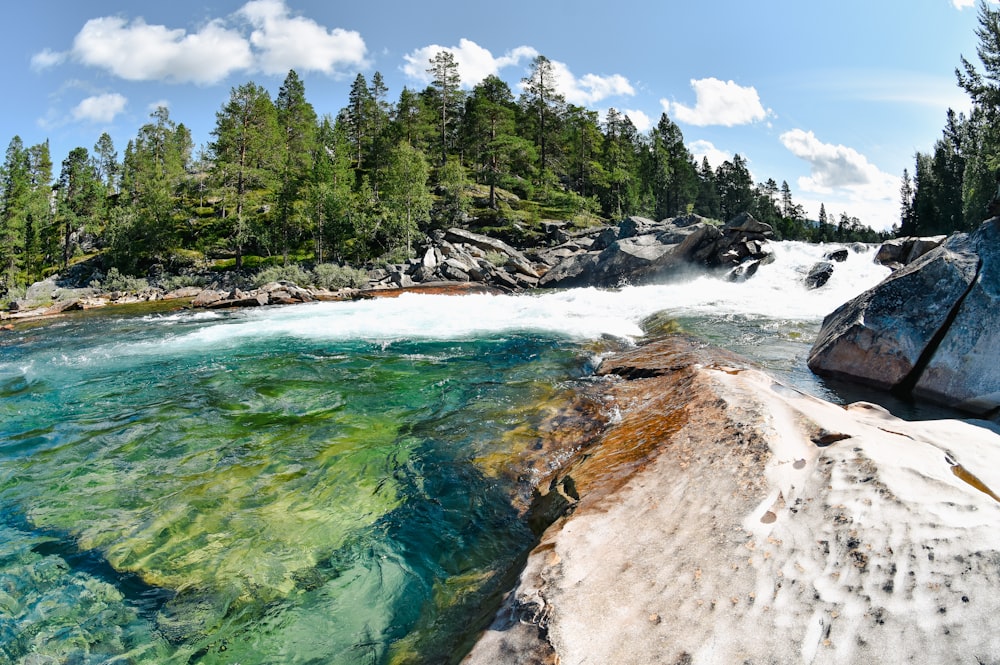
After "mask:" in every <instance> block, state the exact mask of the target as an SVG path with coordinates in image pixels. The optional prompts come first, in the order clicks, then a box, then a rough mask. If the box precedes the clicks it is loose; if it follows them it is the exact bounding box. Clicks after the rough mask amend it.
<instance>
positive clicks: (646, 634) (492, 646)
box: [463, 336, 1000, 665]
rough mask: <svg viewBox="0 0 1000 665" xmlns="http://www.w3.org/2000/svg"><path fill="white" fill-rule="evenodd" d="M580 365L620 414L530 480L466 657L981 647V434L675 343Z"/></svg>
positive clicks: (985, 625) (988, 555)
mask: <svg viewBox="0 0 1000 665" xmlns="http://www.w3.org/2000/svg"><path fill="white" fill-rule="evenodd" d="M598 373H599V374H601V375H603V376H605V377H607V383H606V390H607V394H606V398H607V399H609V400H611V401H612V402H613V403H614V405H616V407H617V408H618V409H619V410H620V413H621V417H620V418H618V419H616V420H615V422H612V423H610V424H609V425H608V427H607V429H606V430H605V431H603V432H602V433H600V434H599V435H597V436H595V437H591V438H590V440H589V441H588V442H587V444H586V445H584V447H583V448H582V449H581V450H580V451H579V453H578V454H577V456H576V457H575V458H574V459H573V460H571V461H570V462H569V463H568V464H566V465H565V466H563V467H562V468H561V469H560V470H559V471H557V472H556V473H555V475H554V476H553V477H552V479H551V480H550V482H548V483H546V484H545V486H544V487H543V488H542V489H543V491H542V492H541V496H540V497H539V499H538V501H539V502H540V503H542V504H544V505H547V506H549V507H550V508H551V506H552V505H562V506H563V507H564V509H565V514H564V515H563V516H561V517H559V518H558V519H557V520H556V521H555V523H554V524H553V525H552V526H551V527H549V528H548V529H547V530H546V531H545V532H544V534H543V535H542V536H541V539H540V542H539V544H538V545H537V547H535V549H534V550H533V551H532V552H531V554H530V555H529V557H528V561H527V564H526V566H525V569H524V571H523V573H522V575H521V577H520V579H519V581H518V583H517V585H516V587H515V588H514V589H513V590H512V591H511V592H510V594H509V595H508V596H507V597H506V600H505V601H504V604H503V607H502V608H501V610H500V611H499V613H498V614H497V616H496V618H495V620H494V622H493V624H492V625H491V626H490V627H489V628H488V629H487V630H486V631H485V632H484V633H483V634H482V635H481V637H480V638H479V640H478V641H477V643H476V645H475V647H474V648H473V649H472V651H471V653H470V654H469V655H468V656H467V657H466V658H465V660H464V661H463V663H465V664H466V665H476V664H478V663H489V664H490V665H495V664H499V663H511V664H514V663H517V664H519V665H523V664H525V663H531V664H536V663H537V664H543V663H544V664H550V663H560V662H561V663H581V662H606V663H612V662H618V663H626V662H629V663H638V662H649V663H652V662H657V663H733V662H744V663H772V662H782V663H791V662H812V663H846V662H954V661H955V660H956V659H959V658H968V659H970V660H972V659H979V661H978V662H993V661H995V660H997V659H998V658H1000V638H998V637H997V635H996V633H995V631H993V630H992V628H991V626H992V623H993V617H995V615H996V612H997V611H998V610H1000V597H998V596H997V594H996V593H995V590H996V589H997V588H998V584H1000V535H998V534H997V531H996V529H995V528H994V526H995V524H996V523H997V520H998V519H1000V498H998V497H997V495H996V494H995V493H994V490H996V489H1000V475H998V471H997V469H1000V464H998V462H1000V428H998V427H996V426H995V425H993V424H989V423H986V422H983V421H959V420H952V421H935V422H920V423H909V422H905V421H902V420H899V419H897V418H894V417H893V416H891V415H890V414H888V413H887V412H886V411H884V410H883V409H881V408H879V407H876V406H874V405H872V404H867V403H857V404H852V405H849V406H838V405H834V404H830V403H828V402H824V401H822V400H818V399H816V398H813V397H809V396H807V395H804V394H802V393H800V392H798V391H796V390H794V389H791V388H789V387H787V386H784V385H781V384H779V383H777V382H775V381H774V380H773V379H772V378H771V377H769V376H767V375H766V374H764V373H762V372H760V371H758V370H757V369H754V368H753V367H751V366H750V365H749V363H748V362H747V361H744V360H741V359H739V358H737V357H735V356H733V355H732V354H729V353H727V352H723V351H719V350H716V349H712V348H710V347H707V346H706V345H704V344H702V343H700V342H697V341H694V340H690V339H686V338H684V337H679V336H672V337H666V338H662V339H659V340H656V341H654V342H651V343H648V344H645V345H643V346H640V347H639V348H637V349H635V350H632V351H627V352H624V353H621V354H618V355H616V356H614V357H613V358H610V359H608V360H606V361H605V362H604V363H603V364H602V365H601V367H600V370H599V372H598ZM547 497H554V500H553V499H552V498H547Z"/></svg>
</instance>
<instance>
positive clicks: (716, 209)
mask: <svg viewBox="0 0 1000 665" xmlns="http://www.w3.org/2000/svg"><path fill="white" fill-rule="evenodd" d="M694 211H695V212H696V213H697V214H699V215H702V216H703V217H708V218H710V219H719V218H720V217H722V203H721V201H720V199H719V188H718V186H717V185H716V182H715V171H714V170H713V169H712V165H711V164H710V163H709V161H708V157H702V158H701V167H700V168H699V169H698V198H697V199H695V202H694Z"/></svg>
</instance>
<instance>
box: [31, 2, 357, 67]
mask: <svg viewBox="0 0 1000 665" xmlns="http://www.w3.org/2000/svg"><path fill="white" fill-rule="evenodd" d="M247 33H249V34H247ZM366 53H367V50H366V47H365V43H364V40H363V39H362V38H361V35H359V34H358V33H357V32H353V31H348V30H343V29H341V28H335V29H333V30H329V29H327V28H325V27H323V26H321V25H319V24H318V23H316V22H315V21H313V20H312V19H309V18H305V17H302V16H294V15H292V13H291V11H290V10H289V9H288V7H287V5H286V4H285V2H284V0H252V1H251V2H248V3H246V4H245V5H243V7H242V8H240V9H239V10H238V11H237V12H236V13H235V14H233V15H232V16H230V17H227V18H225V19H223V18H216V19H213V20H211V21H209V22H208V23H206V24H204V25H202V26H201V27H200V28H198V29H197V30H193V31H188V30H185V29H183V28H169V27H167V26H164V25H150V24H148V23H146V22H145V21H144V20H143V19H142V18H135V19H132V20H127V19H125V18H123V17H121V16H105V17H101V18H94V19H90V20H89V21H87V22H86V23H85V24H84V26H83V27H82V28H81V29H80V32H79V33H78V34H77V35H76V37H75V39H74V40H73V47H72V48H71V49H70V50H69V51H66V52H56V51H53V50H51V49H44V50H42V51H40V52H39V53H36V54H35V55H34V56H33V57H32V59H31V62H32V66H33V67H34V68H35V69H46V68H49V67H54V66H56V65H59V64H61V63H62V62H64V61H65V60H67V59H72V60H74V61H76V62H79V63H81V64H83V65H86V66H90V67H96V68H99V69H103V70H105V71H108V72H110V73H111V74H113V75H114V76H117V77H119V78H122V79H126V80H129V81H165V82H170V83H196V84H202V85H208V84H213V83H218V82H219V81H222V80H224V79H225V78H226V77H227V76H229V75H230V74H233V73H236V72H246V71H262V72H264V73H266V74H282V73H284V72H286V71H288V70H289V69H301V70H306V71H319V72H323V73H326V74H330V75H335V74H337V73H338V72H340V71H341V70H342V68H356V67H361V66H363V65H364V64H365V58H366Z"/></svg>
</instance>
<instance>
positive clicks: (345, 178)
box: [307, 116, 354, 263]
mask: <svg viewBox="0 0 1000 665" xmlns="http://www.w3.org/2000/svg"><path fill="white" fill-rule="evenodd" d="M353 185H354V173H353V170H352V168H351V146H350V143H349V142H348V140H347V131H346V129H345V127H344V125H343V124H342V123H334V122H331V120H330V118H329V116H327V117H324V118H323V121H322V122H321V123H320V125H319V129H318V131H317V135H316V144H315V148H314V155H313V165H312V176H311V179H310V182H309V188H308V194H307V196H308V200H309V207H310V210H311V211H312V212H311V214H312V218H313V220H314V224H313V244H314V248H315V249H314V252H315V256H316V261H317V263H323V262H324V261H325V260H326V259H327V252H326V248H327V247H328V246H330V245H332V246H333V248H334V249H333V254H335V255H338V256H339V257H342V256H343V254H342V252H341V249H342V247H343V245H344V243H345V242H346V241H347V240H348V239H349V236H350V234H349V228H348V224H347V222H346V220H347V218H348V209H349V207H350V205H351V200H352V199H351V195H352V191H351V190H352V187H353Z"/></svg>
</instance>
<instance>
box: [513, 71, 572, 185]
mask: <svg viewBox="0 0 1000 665" xmlns="http://www.w3.org/2000/svg"><path fill="white" fill-rule="evenodd" d="M521 83H522V85H523V86H524V91H523V93H522V95H521V104H522V106H523V107H524V109H525V111H526V115H527V117H528V118H530V119H531V122H532V124H533V125H534V127H533V129H534V136H535V145H537V146H538V156H539V166H538V172H539V175H540V176H541V178H542V179H543V182H544V181H545V179H546V175H545V171H546V169H549V168H551V166H552V164H551V161H552V153H553V152H554V150H553V148H554V146H553V145H552V138H553V137H554V136H556V135H557V133H558V129H559V127H558V125H559V122H560V120H561V118H562V112H563V107H564V106H565V104H566V100H565V98H564V97H563V96H562V95H561V94H559V93H558V92H557V90H556V87H555V84H556V81H555V68H554V66H553V65H552V61H551V60H549V59H548V58H546V57H545V56H544V55H538V56H535V59H534V60H532V62H531V72H530V73H529V74H528V76H526V77H525V78H523V79H521Z"/></svg>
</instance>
